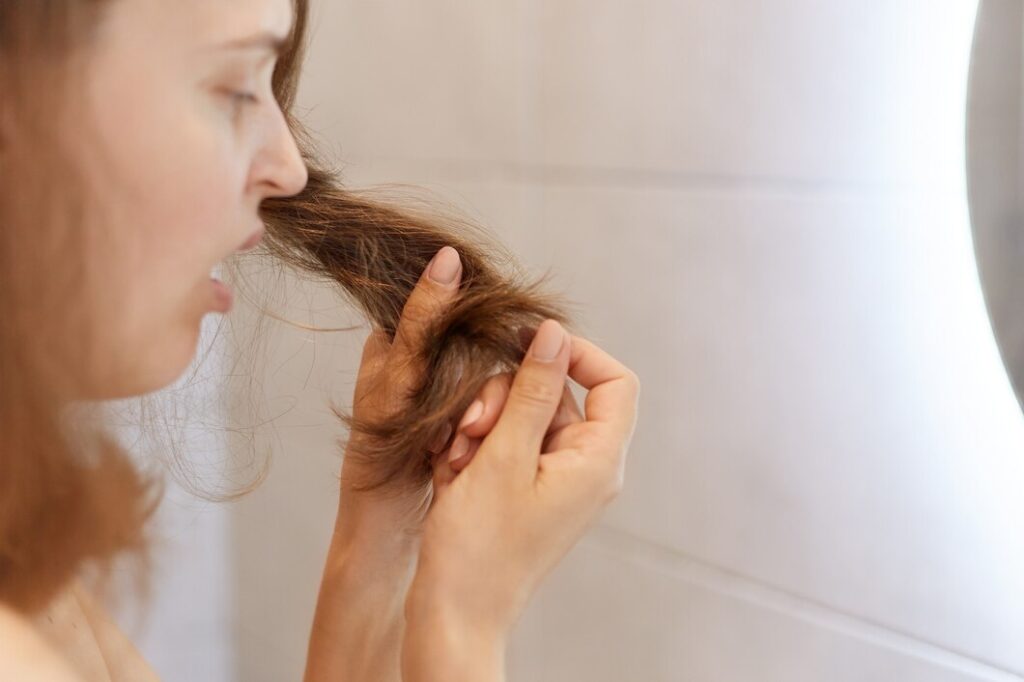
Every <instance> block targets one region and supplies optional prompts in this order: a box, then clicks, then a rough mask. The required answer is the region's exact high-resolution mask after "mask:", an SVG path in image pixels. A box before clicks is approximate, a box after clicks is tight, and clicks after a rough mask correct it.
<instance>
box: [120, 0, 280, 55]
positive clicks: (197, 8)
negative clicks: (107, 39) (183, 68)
mask: <svg viewBox="0 0 1024 682" xmlns="http://www.w3.org/2000/svg"><path fill="white" fill-rule="evenodd" d="M115 6H117V7H119V9H118V10H116V11H115V13H117V14H121V19H122V22H123V24H124V26H125V28H129V29H130V28H133V27H134V28H135V29H136V30H138V31H139V34H138V36H137V37H139V38H142V39H144V36H146V35H147V34H148V35H150V36H152V35H153V34H154V33H155V34H157V35H159V36H160V37H161V38H163V39H166V40H168V41H172V42H174V43H176V45H177V46H179V47H181V48H184V49H186V50H188V49H193V48H198V47H206V46H210V45H216V44H218V43H223V42H226V41H229V40H232V39H236V38H242V37H245V36H248V35H252V34H254V33H259V32H262V31H269V32H272V33H274V34H276V35H282V36H283V35H286V34H287V33H288V31H289V29H290V28H291V25H292V19H293V14H294V11H293V6H292V0H131V1H127V2H125V1H122V2H120V3H116V4H115Z"/></svg>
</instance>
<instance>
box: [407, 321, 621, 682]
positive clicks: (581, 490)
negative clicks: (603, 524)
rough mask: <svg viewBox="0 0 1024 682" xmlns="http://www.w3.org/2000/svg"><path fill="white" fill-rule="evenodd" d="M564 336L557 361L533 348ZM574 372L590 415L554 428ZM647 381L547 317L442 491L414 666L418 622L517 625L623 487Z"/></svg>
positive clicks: (427, 639)
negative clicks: (500, 404) (489, 422)
mask: <svg viewBox="0 0 1024 682" xmlns="http://www.w3.org/2000/svg"><path fill="white" fill-rule="evenodd" d="M563 338H564V343H562V344H561V348H560V350H558V351H557V353H555V355H554V359H553V360H551V361H547V362H545V361H542V360H541V359H539V358H538V357H536V356H534V355H533V354H532V352H533V350H535V349H537V348H538V347H541V346H545V345H549V347H550V344H552V343H553V344H554V347H555V348H558V343H559V341H560V340H561V339H563ZM567 374H568V376H569V377H571V378H572V379H574V380H575V381H576V382H577V383H579V384H580V385H582V386H583V387H584V388H586V389H587V390H588V391H589V393H588V395H587V397H586V402H585V405H586V419H585V420H583V419H582V418H581V417H580V416H579V415H578V414H573V413H572V411H571V408H570V407H569V406H568V405H566V407H565V408H563V409H564V410H565V412H564V413H563V414H562V416H561V419H562V420H563V421H564V423H563V424H562V426H561V427H560V428H558V429H557V430H551V432H550V433H549V426H550V425H552V424H553V421H554V419H555V416H556V412H557V410H558V407H559V404H560V403H563V404H564V403H565V393H566V390H567V389H566V388H565V379H566V375H567ZM639 389H640V383H639V380H638V378H637V376H636V374H634V373H633V372H632V371H630V370H629V369H628V368H626V367H625V366H624V365H622V364H621V363H619V362H618V361H617V360H615V359H614V358H613V357H611V356H610V355H608V354H607V353H605V352H604V351H602V350H601V349H600V348H598V347H597V346H596V345H594V344H593V343H591V342H589V341H587V340H585V339H583V338H580V337H576V336H569V335H568V334H565V332H564V330H563V329H562V327H561V326H560V325H559V324H558V323H557V322H556V321H554V320H547V321H545V322H544V323H543V324H542V325H541V326H540V328H539V330H538V333H537V335H536V338H535V339H534V340H533V343H532V344H531V353H530V354H528V355H527V357H525V358H524V360H523V364H522V366H521V367H520V369H519V371H518V372H517V373H516V376H515V378H514V380H513V382H512V384H511V388H510V392H509V393H508V395H507V399H506V401H505V405H504V409H503V411H502V412H501V414H500V416H499V417H498V419H497V422H496V423H495V424H494V426H493V428H492V429H491V430H490V433H488V434H487V436H486V437H485V438H483V440H482V442H481V443H480V445H479V447H478V448H477V450H476V452H475V455H474V456H473V458H472V461H471V462H469V463H468V464H466V465H465V466H464V467H463V468H461V470H460V471H459V472H458V475H457V476H456V477H455V478H454V480H450V481H447V483H446V485H444V486H443V487H442V488H440V489H439V490H437V491H435V498H436V499H435V500H434V502H433V505H432V508H431V509H430V512H429V513H428V515H427V517H426V520H425V521H424V524H423V532H422V536H421V546H420V555H419V562H418V565H417V569H416V573H415V576H414V578H413V582H412V586H411V588H410V590H409V594H408V597H407V599H406V602H405V612H406V617H407V619H408V630H407V636H406V643H405V645H404V648H403V672H405V671H408V672H410V673H411V672H414V671H415V670H418V669H422V666H421V665H420V664H421V663H422V662H423V661H424V660H427V659H429V658H430V657H429V656H427V655H426V654H425V653H424V650H425V649H429V648H430V647H431V646H432V641H431V634H430V632H431V631H430V629H429V628H427V627H422V628H421V627H419V626H418V625H416V624H417V623H418V622H427V621H429V622H431V623H432V624H436V623H438V622H446V623H448V624H452V623H457V624H458V626H459V627H463V628H465V631H467V632H468V631H472V632H475V633H480V632H487V633H493V634H494V636H495V637H498V638H500V637H503V636H505V635H506V634H507V633H508V631H509V630H510V629H511V627H512V625H513V624H514V623H515V621H516V620H517V619H518V617H519V615H520V613H521V611H522V609H523V608H524V607H525V605H526V603H527V601H528V599H529V597H530V596H531V595H532V594H533V592H534V591H535V589H536V587H537V586H538V584H539V583H540V581H541V580H542V579H543V577H544V576H545V575H546V574H547V573H548V572H549V571H550V569H551V568H553V567H554V566H555V565H556V564H557V563H558V561H560V560H561V558H562V557H563V556H564V555H565V554H566V553H567V552H568V550H569V549H570V548H571V547H572V546H573V545H574V544H575V543H576V542H577V540H578V539H579V537H580V536H581V535H582V534H583V533H584V531H585V530H586V529H587V528H588V527H589V526H590V525H591V524H592V523H593V521H594V520H595V519H596V518H597V516H598V514H599V512H600V511H601V510H602V509H603V508H604V507H605V505H607V504H608V503H609V502H610V501H611V500H612V499H614V498H615V496H616V495H617V494H618V492H619V491H620V490H621V487H622V483H623V476H624V466H625V458H626V453H627V449H628V445H629V442H630V440H631V438H632V435H633V431H634V428H635V423H636V411H637V400H638V395H639ZM477 636H478V635H477ZM434 641H435V642H436V640H434ZM424 656H426V658H424ZM433 660H435V661H436V656H435V657H434V659H433ZM424 679H426V678H424Z"/></svg>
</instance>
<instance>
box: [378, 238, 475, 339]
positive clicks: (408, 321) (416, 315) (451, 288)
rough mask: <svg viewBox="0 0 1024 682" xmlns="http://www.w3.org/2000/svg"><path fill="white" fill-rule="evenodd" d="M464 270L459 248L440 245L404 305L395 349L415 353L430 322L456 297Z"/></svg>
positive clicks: (396, 333)
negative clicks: (457, 249)
mask: <svg viewBox="0 0 1024 682" xmlns="http://www.w3.org/2000/svg"><path fill="white" fill-rule="evenodd" d="M461 274H462V259H461V258H459V252H458V251H456V250H455V249H454V248H452V247H451V246H443V247H441V249H440V250H438V252H437V253H436V254H434V257H433V259H432V260H431V261H430V264H429V265H427V267H426V268H424V270H423V273H422V274H421V275H420V279H419V281H418V282H417V283H416V286H415V288H413V290H412V293H411V294H409V298H408V300H407V301H406V302H405V306H404V307H403V308H402V317H401V318H400V319H399V321H398V326H397V328H396V329H395V340H394V344H393V345H392V348H393V349H394V350H396V351H397V352H398V353H399V354H401V355H403V356H405V357H406V358H412V357H415V355H416V353H417V352H418V350H419V348H420V346H421V345H422V344H423V341H424V336H425V334H426V330H427V328H428V327H429V325H430V324H431V322H433V321H434V319H435V317H436V316H437V315H438V313H440V312H441V310H442V309H443V308H445V307H446V306H448V305H449V304H450V303H451V302H452V300H453V299H454V298H455V293H456V292H457V291H458V288H459V276H460V275H461ZM435 278H436V279H435Z"/></svg>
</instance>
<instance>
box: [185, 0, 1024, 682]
mask: <svg viewBox="0 0 1024 682" xmlns="http://www.w3.org/2000/svg"><path fill="white" fill-rule="evenodd" d="M1014 4H1016V3H1008V4H1007V7H1008V8H1009V9H1012V8H1013V5H1014ZM317 5H318V7H317V10H316V17H315V21H314V23H315V35H314V37H313V43H312V49H311V52H310V55H309V63H308V70H307V73H306V76H305V80H304V82H303V86H302V90H301V97H300V100H301V105H302V107H303V108H304V109H306V110H307V111H306V118H307V120H309V121H310V122H311V123H312V125H313V127H314V129H315V130H317V131H318V133H319V134H320V135H321V136H322V137H323V139H324V140H325V141H326V143H327V145H328V147H329V148H330V149H331V150H332V153H333V154H334V157H335V159H336V160H337V162H338V164H339V166H340V167H341V168H342V169H343V172H344V176H345V177H346V179H347V180H348V181H349V182H350V184H352V185H365V184H371V183H376V182H402V183H410V184H414V185H417V186H421V187H425V188H427V189H429V190H430V191H432V192H434V193H435V196H436V197H437V200H438V201H444V202H447V203H448V204H451V205H454V206H456V207H458V208H460V209H462V210H464V211H466V212H468V213H469V214H470V215H471V216H473V217H474V218H476V219H477V220H478V221H479V222H481V223H483V224H484V225H486V226H488V227H489V228H490V229H491V230H493V232H494V234H495V235H496V236H497V237H498V238H500V239H501V240H502V241H504V242H505V243H507V244H508V245H509V246H511V247H512V248H513V249H514V250H515V252H516V253H518V254H519V255H520V257H521V259H522V261H523V263H524V264H525V265H526V266H528V267H529V268H531V269H532V270H535V271H536V272H537V273H540V272H543V271H544V270H546V269H547V268H549V267H550V268H553V269H554V271H555V273H556V276H555V279H554V284H555V285H556V286H558V287H559V288H560V289H561V290H563V291H565V292H566V293H567V294H568V295H569V296H570V297H571V298H572V299H573V300H575V301H577V302H579V303H580V304H581V307H582V309H583V311H584V315H583V319H582V320H581V322H582V325H583V329H584V332H585V334H586V335H587V336H588V337H589V338H591V339H593V340H594V341H595V342H597V343H598V344H600V345H601V346H602V347H603V348H605V349H607V350H608V351H609V352H611V353H612V354H613V355H615V356H616V357H618V358H620V359H621V360H622V361H624V362H625V363H626V364H627V365H629V366H630V367H631V368H633V369H634V370H635V371H636V372H637V373H638V374H639V375H640V377H641V380H642V383H643V391H642V398H641V406H640V418H639V422H638V426H637V431H636V436H635V438H634V440H633V444H632V447H631V450H630V455H629V464H628V466H627V470H626V478H625V489H624V491H623V493H622V494H621V495H620V497H619V498H618V499H617V500H616V501H615V502H614V503H613V504H612V505H611V506H610V507H609V508H608V509H607V511H606V513H605V515H604V516H603V517H602V519H601V521H600V523H599V524H598V525H597V526H596V527H595V528H594V529H593V530H592V531H591V532H590V533H588V534H587V535H586V536H585V537H584V539H583V540H582V541H581V542H580V543H579V545H578V546H577V547H576V548H575V549H573V550H572V551H571V552H570V554H569V555H568V556H567V557H566V559H565V560H564V562H563V563H562V564H560V565H559V566H558V567H557V568H556V569H555V571H554V572H553V573H552V574H551V575H550V576H549V578H548V580H547V581H546V582H545V583H544V585H543V586H542V588H541V590H540V592H539V593H538V594H537V596H536V598H535V600H534V601H533V602H532V603H531V605H530V607H529V609H528V611H527V612H526V613H525V614H524V616H523V618H522V620H521V621H520V623H519V626H518V627H517V629H516V631H515V633H514V635H513V639H512V642H511V645H510V650H509V667H510V675H509V677H510V679H511V680H524V681H525V680H530V681H531V682H547V681H551V682H555V681H563V680H591V681H593V682H604V681H607V682H618V681H621V680H646V681H649V682H660V681H669V680H687V681H690V680H693V681H698V680H707V681H716V682H717V681H729V680H736V681H743V682H746V681H758V682H762V681H767V680H778V681H785V682H799V681H805V680H806V681H808V682H810V681H816V682H817V681H822V680H828V681H829V682H844V681H847V680H849V681H853V680H900V681H903V682H905V681H911V680H921V681H936V682H939V681H941V682H947V681H948V682H965V681H967V680H1011V679H1019V678H1020V676H1021V675H1022V674H1024V649H1022V648H1021V647H1020V642H1021V641H1022V636H1024V501H1022V500H1024V497H1022V496H1021V494H1020V491H1021V490H1022V489H1024V420H1022V417H1021V414H1020V411H1019V408H1018V406H1017V403H1016V400H1015V399H1014V397H1013V395H1012V393H1011V391H1010V387H1009V383H1008V381H1007V379H1006V375H1005V373H1004V372H1003V369H1002V366H1001V364H1000V359H999V356H998V353H997V349H996V346H995V343H994V340H993V339H992V336H991V330H990V325H989V322H988V320H987V318H986V316H985V311H984V307H983V300H982V294H981V290H980V287H979V280H978V274H977V271H976V268H975V266H974V262H973V258H972V250H971V249H972V244H971V235H970V232H969V227H968V210H967V204H966V195H965V179H964V165H965V163H964V123H965V119H964V117H965V98H966V86H967V68H968V57H969V52H970V47H971V39H972V30H973V24H974V17H975V9H976V6H977V4H976V2H970V1H953V0H943V1H939V2H935V1H933V2H925V1H924V0H917V1H914V0H867V1H859V2H854V1H853V0H832V1H830V2H817V1H815V0H780V1H778V2H772V3H754V2H743V1H741V0H720V1H718V2H704V1H695V0H694V1H678V0H676V1H671V0H637V1H636V2H631V3H622V2H610V1H608V0H589V1H587V2H582V1H580V0H554V1H551V2H541V1H540V0H517V1H515V2H473V3H470V2H455V1H454V0H438V2H432V3H422V2H412V1H409V0H374V1H373V2H330V3H328V2H320V3H317ZM1018 16H1019V15H1018ZM258 272H261V271H258ZM268 281H271V282H273V283H274V287H275V297H276V298H277V299H278V300H279V301H280V306H281V307H280V308H275V309H276V310H278V311H279V312H283V313H284V314H286V315H288V316H290V317H291V318H293V319H296V320H298V321H300V322H302V323H313V324H318V325H323V326H340V325H344V324H358V323H359V319H358V317H357V316H355V315H353V314H351V311H347V310H346V309H345V308H344V307H342V306H341V303H340V300H339V299H338V298H337V297H336V296H335V295H334V293H333V292H331V291H330V290H328V289H326V288H323V287H319V286H314V285H308V284H304V283H302V282H297V281H294V280H292V279H291V278H286V279H281V278H280V277H279V276H278V275H276V274H275V275H273V276H272V277H269V278H268ZM271 332H272V333H271V336H270V337H268V338H269V341H268V346H267V348H268V354H267V360H266V362H265V363H264V364H263V365H262V366H261V369H260V374H259V383H258V386H259V392H260V396H262V397H265V398H266V400H267V401H268V405H269V410H268V411H269V412H271V413H273V414H274V415H278V414H279V415H280V417H278V419H277V420H276V421H275V422H274V423H273V424H272V425H270V424H268V425H267V426H266V429H265V430H264V431H263V433H265V434H266V441H265V442H266V443H268V444H269V445H268V447H270V449H271V450H272V452H271V455H272V464H271V469H270V474H269V476H268V479H267V481H266V482H265V484H264V485H263V487H261V488H260V489H259V490H258V491H257V492H256V493H254V494H253V495H251V496H249V497H247V498H245V499H244V500H242V501H241V502H239V503H238V504H236V505H233V506H231V507H230V508H229V513H230V519H229V521H230V528H229V534H230V537H231V544H230V554H229V556H228V560H229V562H230V567H231V578H230V581H229V586H230V587H231V589H232V592H231V594H232V598H231V599H232V601H231V604H230V605H229V606H228V607H227V608H230V609H231V611H230V619H229V621H228V622H230V623H232V628H233V629H232V630H231V633H230V635H231V637H232V638H233V642H234V649H233V653H234V661H233V662H232V663H231V665H233V666H234V669H235V679H239V680H246V681H254V682H261V681H264V680H266V681H270V680H282V679H298V678H299V676H300V675H301V670H302V665H303V661H304V657H305V645H306V638H307V636H308V628H309V623H310V620H311V618H312V610H313V605H314V602H315V598H316V589H317V585H318V581H319V576H320V570H321V567H322V561H323V556H324V552H325V551H326V546H327V540H328V535H329V533H330V529H331V524H332V522H333V514H334V506H335V504H336V499H337V492H336V480H335V479H334V478H333V476H334V475H335V474H336V472H337V469H338V465H339V461H338V453H337V452H336V448H335V447H334V446H333V443H332V439H333V438H334V437H336V436H337V435H340V434H341V427H340V425H339V424H336V423H333V422H332V421H331V419H330V415H329V413H328V412H327V409H326V405H325V402H324V400H325V396H327V395H333V396H336V397H338V398H339V399H341V400H348V399H350V397H351V390H352V382H353V380H354V373H355V369H356V367H357V366H358V358H359V349H360V347H361V343H362V340H363V338H364V336H365V329H363V330H357V331H354V332H347V333H313V332H308V331H304V330H301V329H293V328H288V327H287V326H285V325H278V324H276V323H275V325H273V326H272V327H271ZM189 679H215V677H214V676H212V675H211V676H209V677H207V678H201V677H199V676H193V677H190V678H189Z"/></svg>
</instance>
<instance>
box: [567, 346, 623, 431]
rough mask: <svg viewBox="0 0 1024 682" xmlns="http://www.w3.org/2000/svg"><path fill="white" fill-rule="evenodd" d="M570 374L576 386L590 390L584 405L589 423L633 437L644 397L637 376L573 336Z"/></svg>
mask: <svg viewBox="0 0 1024 682" xmlns="http://www.w3.org/2000/svg"><path fill="white" fill-rule="evenodd" d="M568 372H569V376H570V377H572V379H573V380H574V381H575V382H576V383H578V384H579V385H580V386H582V387H583V388H585V389H587V397H586V399H585V400H584V402H583V409H584V412H585V413H586V420H587V421H588V422H605V423H607V424H609V425H610V426H611V427H612V428H613V430H614V432H615V433H616V434H619V435H620V436H621V437H622V438H623V439H625V440H628V439H629V438H630V437H632V435H633V429H634V427H635V426H636V411H637V401H638V400H639V396H640V379H639V378H638V377H637V375H636V374H635V373H634V372H633V371H632V370H631V369H629V368H628V367H626V366H625V365H623V364H622V363H621V362H619V361H618V360H616V359H615V358H613V357H612V356H611V355H609V354H608V353H606V352H605V351H603V350H601V349H600V348H598V347H597V346H596V345H595V344H593V343H591V342H590V341H587V340H586V339H584V338H582V337H579V336H572V344H571V349H570V358H569V369H568Z"/></svg>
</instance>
